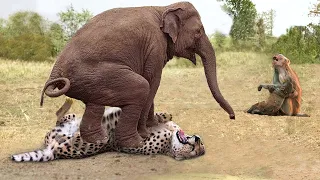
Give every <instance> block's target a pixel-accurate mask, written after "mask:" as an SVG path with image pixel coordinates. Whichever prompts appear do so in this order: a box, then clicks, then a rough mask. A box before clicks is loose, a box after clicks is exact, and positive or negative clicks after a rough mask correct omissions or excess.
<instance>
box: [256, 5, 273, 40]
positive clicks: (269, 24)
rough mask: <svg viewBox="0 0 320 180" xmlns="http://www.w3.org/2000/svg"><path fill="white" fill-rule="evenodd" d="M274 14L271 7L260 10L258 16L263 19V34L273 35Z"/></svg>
mask: <svg viewBox="0 0 320 180" xmlns="http://www.w3.org/2000/svg"><path fill="white" fill-rule="evenodd" d="M275 16H276V11H275V10H273V9H271V10H269V11H265V12H262V13H260V14H259V15H258V17H259V18H262V19H263V21H264V26H265V34H266V35H267V36H273V28H274V19H275Z"/></svg>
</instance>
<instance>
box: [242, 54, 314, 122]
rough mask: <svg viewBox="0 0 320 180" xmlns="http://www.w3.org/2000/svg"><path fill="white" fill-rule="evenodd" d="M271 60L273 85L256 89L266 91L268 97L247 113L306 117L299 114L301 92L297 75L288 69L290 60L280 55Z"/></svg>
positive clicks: (265, 85) (262, 85)
mask: <svg viewBox="0 0 320 180" xmlns="http://www.w3.org/2000/svg"><path fill="white" fill-rule="evenodd" d="M272 59H273V61H272V66H273V68H274V75H273V83H272V84H261V85H259V87H258V91H261V89H262V88H265V89H268V90H269V92H270V95H269V97H268V99H267V100H266V101H262V102H259V103H256V104H254V105H253V106H251V108H250V109H249V110H248V111H247V112H248V113H251V114H260V115H270V116H279V115H287V116H308V115H306V114H299V112H300V106H301V94H302V90H301V86H300V82H299V78H298V76H297V74H296V73H295V72H294V71H293V70H292V69H291V67H290V60H289V59H288V58H286V57H285V56H284V55H282V54H277V55H275V56H273V58H272Z"/></svg>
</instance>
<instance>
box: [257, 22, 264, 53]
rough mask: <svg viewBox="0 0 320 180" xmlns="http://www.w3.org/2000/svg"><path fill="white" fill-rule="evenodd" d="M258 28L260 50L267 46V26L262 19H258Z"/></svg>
mask: <svg viewBox="0 0 320 180" xmlns="http://www.w3.org/2000/svg"><path fill="white" fill-rule="evenodd" d="M256 26H257V36H258V37H257V39H258V46H259V48H260V49H262V48H264V46H265V44H266V34H265V25H264V21H263V19H262V18H259V19H258V21H257V24H256Z"/></svg>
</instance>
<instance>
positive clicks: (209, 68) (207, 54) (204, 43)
mask: <svg viewBox="0 0 320 180" xmlns="http://www.w3.org/2000/svg"><path fill="white" fill-rule="evenodd" d="M196 53H197V54H198V55H199V56H200V57H201V59H202V62H203V66H204V72H205V74H206V78H207V82H208V86H209V88H210V91H211V93H212V95H213V97H214V98H215V100H216V101H217V102H218V103H219V104H220V106H221V107H222V108H223V109H224V110H225V111H226V112H227V113H228V114H229V117H230V119H235V114H234V112H233V109H232V107H231V106H230V105H229V103H228V102H227V101H226V100H225V99H224V97H223V96H222V94H221V92H220V90H219V87H218V82H217V72H216V56H215V52H214V49H213V47H212V45H211V43H210V41H209V39H208V37H207V36H206V35H205V34H204V35H203V36H202V37H201V39H199V41H198V43H197V47H196Z"/></svg>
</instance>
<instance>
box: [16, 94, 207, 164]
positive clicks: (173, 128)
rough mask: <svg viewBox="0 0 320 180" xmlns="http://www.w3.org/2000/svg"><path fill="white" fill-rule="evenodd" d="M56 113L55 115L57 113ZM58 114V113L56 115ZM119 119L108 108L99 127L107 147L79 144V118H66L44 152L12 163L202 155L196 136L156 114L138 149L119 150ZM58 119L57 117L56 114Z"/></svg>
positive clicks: (114, 109) (25, 155)
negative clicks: (114, 153)
mask: <svg viewBox="0 0 320 180" xmlns="http://www.w3.org/2000/svg"><path fill="white" fill-rule="evenodd" d="M71 104H72V101H71V99H67V100H66V102H65V104H64V106H63V107H66V105H68V106H67V107H68V108H67V109H64V110H63V111H61V108H60V109H59V111H60V113H63V114H65V113H66V112H67V110H69V108H70V107H71ZM59 111H58V112H59ZM58 112H57V113H58ZM120 115H121V109H120V108H117V107H110V108H107V109H106V110H105V112H104V115H103V120H102V125H103V127H104V129H105V130H106V134H107V138H108V142H107V143H98V144H93V143H87V142H84V141H83V140H82V138H81V137H80V132H79V125H80V123H81V118H78V117H76V115H75V114H68V115H65V116H62V118H61V119H59V118H58V120H57V122H56V127H54V128H53V129H52V130H51V131H50V132H48V133H47V134H46V136H45V142H44V145H45V148H44V149H40V150H36V151H33V152H27V153H22V154H17V155H13V156H12V157H11V158H12V160H14V161H18V162H21V161H50V160H54V159H71V158H72V159H75V158H84V157H88V156H92V155H95V154H99V153H103V152H109V151H118V152H126V153H132V154H143V155H151V154H165V155H168V156H171V157H173V158H175V159H178V160H180V159H189V158H192V157H197V156H200V155H202V154H204V145H203V144H202V142H201V139H200V137H199V136H197V135H193V136H188V135H185V134H184V133H183V131H182V130H181V129H180V127H179V126H178V125H177V124H175V123H174V122H173V121H172V115H171V114H167V113H156V114H155V116H154V118H156V119H157V120H158V121H159V125H158V126H155V127H152V128H151V129H150V130H151V135H150V137H149V138H147V139H145V140H144V142H143V144H144V145H143V146H142V147H140V148H118V147H116V146H115V137H114V129H115V128H116V125H117V122H118V119H119V117H120ZM57 116H58V117H59V115H58V114H57Z"/></svg>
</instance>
